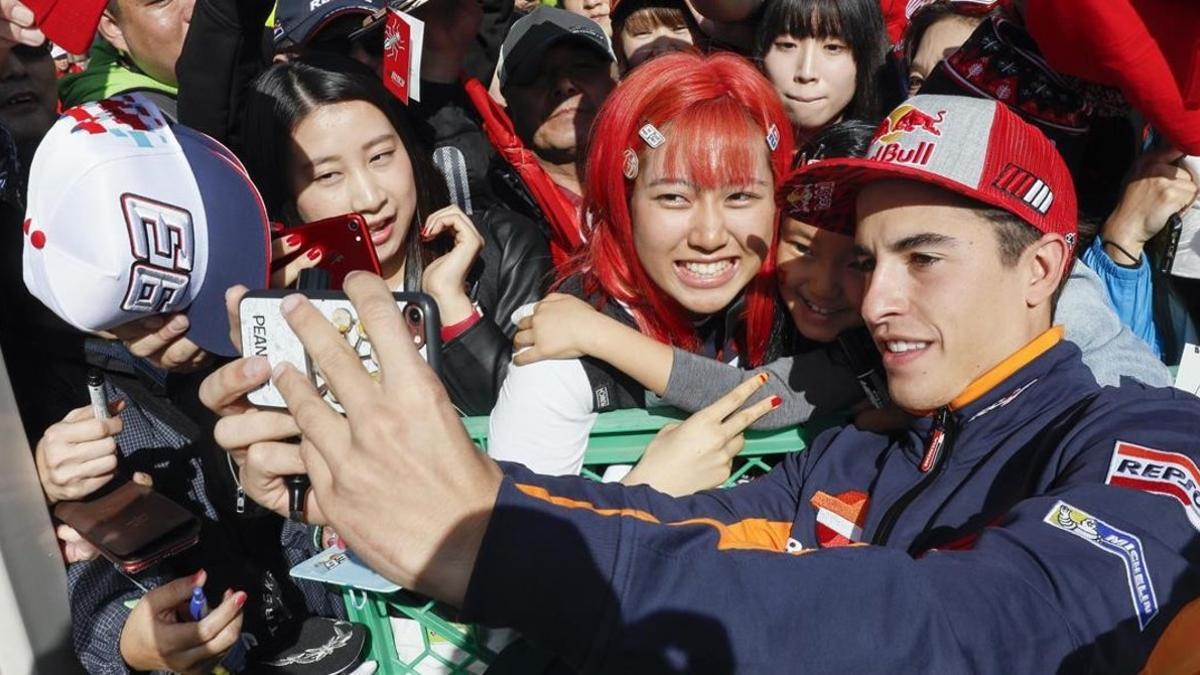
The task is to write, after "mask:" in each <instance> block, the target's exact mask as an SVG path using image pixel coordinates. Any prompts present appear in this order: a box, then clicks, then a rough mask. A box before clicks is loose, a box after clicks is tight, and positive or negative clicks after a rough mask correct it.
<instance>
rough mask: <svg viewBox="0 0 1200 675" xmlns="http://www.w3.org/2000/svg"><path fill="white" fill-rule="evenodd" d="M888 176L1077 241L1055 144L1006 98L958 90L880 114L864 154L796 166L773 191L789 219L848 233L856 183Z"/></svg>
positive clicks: (1067, 180) (1071, 192) (1069, 186)
mask: <svg viewBox="0 0 1200 675" xmlns="http://www.w3.org/2000/svg"><path fill="white" fill-rule="evenodd" d="M888 178H902V179H907V180H912V181H917V182H921V183H929V184H931V185H936V186H938V187H941V188H944V189H946V190H950V191H951V192H955V193H957V194H960V195H962V196H964V197H969V198H971V199H975V200H977V201H980V202H983V203H984V204H988V205H990V206H993V207H996V208H999V209H1003V210H1005V211H1008V212H1009V213H1011V214H1013V215H1014V216H1016V217H1018V218H1020V219H1021V220H1023V221H1025V222H1026V223H1029V224H1030V225H1032V226H1033V227H1034V228H1036V229H1037V230H1040V231H1041V232H1045V233H1058V234H1062V235H1063V236H1064V237H1065V238H1066V239H1067V242H1068V243H1069V244H1071V245H1072V246H1074V244H1075V238H1076V226H1077V213H1076V202H1075V186H1074V183H1073V182H1072V179H1071V174H1070V172H1069V171H1068V170H1067V165H1066V163H1065V162H1064V161H1063V159H1062V156H1061V155H1059V153H1058V151H1057V150H1056V149H1055V148H1054V144H1052V143H1051V142H1050V141H1049V139H1047V138H1046V136H1045V135H1043V134H1042V132H1041V131H1039V130H1038V129H1037V128H1036V127H1034V126H1033V125H1032V124H1029V123H1028V122H1026V121H1024V120H1022V119H1021V118H1020V116H1018V115H1017V114H1016V113H1015V112H1013V111H1012V110H1011V109H1009V108H1008V107H1007V106H1005V105H1003V104H1001V103H997V102H996V101H991V100H986V99H977V98H968V97H964V96H939V95H919V96H914V97H912V98H910V99H908V100H907V101H905V102H904V103H902V104H901V105H900V106H899V107H897V108H896V109H895V110H893V111H892V112H891V114H889V115H888V116H887V117H886V118H884V120H883V122H882V123H881V124H880V126H879V129H878V130H877V131H876V132H875V139H874V140H873V141H872V142H871V147H870V149H869V150H868V151H867V157H866V158H862V159H859V158H837V159H826V160H817V161H814V162H811V163H809V164H807V165H806V166H803V167H801V168H799V169H797V170H796V171H795V172H793V174H792V175H791V176H790V177H789V179H788V180H787V182H786V183H785V184H784V187H783V189H782V190H780V191H779V195H778V196H779V199H778V201H779V207H780V208H781V209H783V211H784V213H785V214H786V215H787V216H788V217H790V218H794V219H796V220H801V221H804V222H807V223H810V224H812V225H815V226H817V227H822V228H825V229H828V230H831V231H834V232H840V233H843V234H853V232H854V228H855V216H854V200H855V197H856V196H857V195H858V192H859V190H861V189H862V187H863V186H864V185H867V184H868V183H871V182H873V181H877V180H884V179H888Z"/></svg>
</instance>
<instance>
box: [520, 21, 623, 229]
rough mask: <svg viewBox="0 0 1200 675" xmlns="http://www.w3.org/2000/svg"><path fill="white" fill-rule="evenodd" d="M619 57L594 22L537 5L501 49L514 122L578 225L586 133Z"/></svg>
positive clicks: (609, 86)
mask: <svg viewBox="0 0 1200 675" xmlns="http://www.w3.org/2000/svg"><path fill="white" fill-rule="evenodd" d="M614 61H615V57H614V56H613V52H612V46H611V44H610V43H609V40H608V36H607V35H605V34H604V31H603V30H602V29H601V28H600V26H599V25H597V24H596V22H594V21H592V20H591V19H587V18H585V17H582V16H580V15H578V14H574V13H571V12H568V11H566V10H562V9H557V8H554V7H539V8H537V9H535V10H534V11H533V12H531V13H530V14H528V15H527V16H525V17H523V18H521V19H520V20H518V21H517V22H516V23H514V24H513V27H512V30H510V31H509V33H508V37H507V38H505V40H504V44H503V45H502V46H501V48H500V66H499V71H498V73H497V76H498V81H499V85H500V91H501V93H502V94H503V95H504V98H505V100H507V101H508V115H509V117H510V118H511V119H512V123H513V127H514V128H515V129H516V132H517V135H518V136H519V137H520V140H521V142H522V143H523V144H524V146H525V147H526V148H528V149H530V150H532V151H533V154H534V155H535V156H536V159H537V163H538V165H539V167H540V169H541V173H544V174H545V176H546V177H548V179H549V180H550V181H552V182H553V184H554V186H556V187H557V190H556V192H557V195H558V196H559V197H560V198H561V200H562V201H563V202H565V203H566V204H568V205H569V207H570V208H569V210H570V211H571V212H572V213H573V214H575V215H576V216H577V217H578V218H579V219H578V220H576V222H575V223H574V227H575V228H576V229H578V228H579V227H580V223H581V222H582V217H581V214H579V209H580V208H581V206H582V198H581V196H580V195H581V193H582V187H581V186H580V176H581V174H582V171H581V169H582V165H583V162H584V161H585V159H586V157H587V146H588V133H589V130H590V129H591V126H592V120H593V119H595V116H596V113H597V112H598V111H599V110H600V105H601V104H602V103H604V99H605V98H607V97H608V94H609V92H611V91H612V89H613V87H615V86H616V79H615V78H614V76H613V71H612V65H613V62H614ZM522 178H526V177H524V176H523V177H522ZM510 184H511V181H510ZM552 226H555V227H557V224H555V223H552ZM576 234H577V233H576ZM568 236H570V235H568Z"/></svg>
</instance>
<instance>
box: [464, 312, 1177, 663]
mask: <svg viewBox="0 0 1200 675" xmlns="http://www.w3.org/2000/svg"><path fill="white" fill-rule="evenodd" d="M1061 335H1062V331H1061V328H1055V329H1052V330H1051V331H1048V332H1047V333H1045V334H1043V335H1042V336H1040V337H1039V338H1037V339H1036V340H1034V341H1033V342H1031V343H1030V344H1029V345H1027V346H1026V347H1025V348H1023V349H1022V350H1020V351H1019V352H1018V353H1016V354H1014V355H1013V356H1011V357H1010V358H1009V359H1007V360H1006V361H1005V362H1003V363H1001V364H1000V365H998V366H997V367H996V368H995V369H993V370H992V371H989V372H988V373H986V374H985V375H984V376H983V377H982V378H981V379H980V380H978V381H977V382H975V383H974V384H973V385H972V386H971V387H969V388H968V389H967V390H966V391H965V392H963V394H962V395H961V396H960V397H959V398H958V399H956V400H955V401H954V402H952V403H951V404H950V405H949V406H947V407H946V408H944V409H942V410H939V411H937V412H936V413H935V414H933V415H930V416H928V417H925V418H922V419H920V420H918V421H916V422H914V424H913V425H912V426H911V428H909V429H907V430H905V431H904V432H901V433H898V434H896V435H893V436H886V435H880V434H875V433H870V432H866V431H861V430H858V429H856V428H854V427H845V428H842V429H835V430H830V431H829V432H826V433H824V434H822V435H821V436H819V437H818V438H817V439H816V441H815V442H814V443H813V445H812V446H811V448H810V449H809V451H807V452H803V453H797V454H794V455H791V456H789V457H788V458H786V459H785V460H784V461H783V462H781V463H780V464H779V465H778V466H777V467H776V468H775V469H774V470H773V471H771V472H770V473H769V474H768V475H767V476H765V477H763V478H760V479H758V480H755V481H753V482H750V483H748V484H745V485H741V486H738V487H734V488H731V489H729V490H712V491H707V492H702V493H698V494H696V495H692V496H690V497H684V498H680V499H675V498H671V497H668V496H666V495H663V494H661V493H658V492H655V491H654V490H652V489H650V488H647V487H626V486H622V485H615V484H597V483H592V482H589V481H587V480H584V479H578V478H574V477H557V478H548V477H543V476H538V475H535V474H532V473H530V472H529V471H527V470H526V469H524V468H523V467H520V466H516V465H506V466H504V471H505V474H506V476H505V479H504V481H503V483H502V486H501V488H500V492H499V495H498V498H497V501H496V504H495V510H494V512H493V514H492V516H491V519H490V521H489V524H488V528H487V531H486V534H485V536H484V539H483V542H482V545H481V548H480V551H479V554H478V558H477V560H476V563H475V568H474V572H473V575H472V578H471V581H470V585H469V587H468V590H467V594H466V597H465V600H464V612H465V615H466V616H467V618H470V619H473V620H477V621H481V622H484V623H488V624H495V625H509V626H512V627H514V628H516V629H518V630H520V631H521V632H522V633H523V634H524V635H526V636H527V637H528V638H529V639H530V640H532V641H534V642H535V643H536V644H539V645H541V646H543V647H545V648H548V649H550V650H552V651H554V652H555V653H556V654H558V655H559V657H560V658H561V659H563V660H564V661H565V662H566V663H567V664H568V665H570V666H571V667H573V668H576V669H578V670H579V671H581V672H597V671H599V672H611V673H631V672H647V673H649V672H655V673H657V672H725V673H728V672H738V673H770V672H787V673H792V672H837V673H851V672H853V673H858V672H890V673H895V672H933V673H967V672H983V673H1006V674H1007V673H1048V672H1075V671H1100V672H1134V671H1137V670H1139V669H1142V668H1145V671H1146V672H1166V670H1165V669H1164V668H1163V666H1166V665H1169V666H1173V667H1179V666H1180V665H1184V667H1186V660H1187V659H1192V661H1194V662H1195V661H1200V654H1197V653H1196V646H1195V645H1196V636H1197V635H1200V601H1196V598H1197V596H1198V595H1200V567H1197V565H1198V563H1200V532H1198V531H1200V488H1198V484H1200V470H1198V469H1197V460H1198V459H1200V433H1198V432H1200V400H1198V399H1196V398H1195V397H1193V396H1191V395H1188V394H1186V393H1183V392H1180V391H1176V390H1172V389H1153V388H1149V387H1145V386H1142V385H1139V384H1130V385H1128V386H1122V387H1120V388H1113V387H1108V388H1104V389H1101V388H1100V387H1098V386H1097V385H1096V383H1095V380H1094V379H1093V378H1092V376H1091V374H1090V373H1089V371H1088V370H1087V368H1086V367H1085V366H1084V365H1083V363H1082V362H1081V360H1080V354H1079V349H1078V348H1077V347H1075V346H1074V345H1073V344H1070V343H1068V342H1061V341H1060V340H1061ZM1192 665H1193V666H1197V665H1200V664H1198V663H1193V664H1192ZM1177 672H1189V673H1191V672H1196V668H1195V667H1193V669H1192V670H1180V671H1177Z"/></svg>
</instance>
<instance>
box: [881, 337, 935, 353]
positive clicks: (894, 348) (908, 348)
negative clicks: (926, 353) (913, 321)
mask: <svg viewBox="0 0 1200 675" xmlns="http://www.w3.org/2000/svg"><path fill="white" fill-rule="evenodd" d="M928 346H929V343H928V342H901V341H899V340H895V341H892V342H889V343H887V348H888V351H889V352H893V353H896V354H903V353H904V352H912V351H916V350H918V349H924V348H926V347H928Z"/></svg>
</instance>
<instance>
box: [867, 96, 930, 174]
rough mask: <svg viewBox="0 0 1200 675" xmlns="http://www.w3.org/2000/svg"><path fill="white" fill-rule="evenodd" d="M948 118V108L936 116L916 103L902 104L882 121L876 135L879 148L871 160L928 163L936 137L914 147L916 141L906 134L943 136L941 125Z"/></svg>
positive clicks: (919, 164)
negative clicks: (919, 133)
mask: <svg viewBox="0 0 1200 675" xmlns="http://www.w3.org/2000/svg"><path fill="white" fill-rule="evenodd" d="M945 119H946V111H945V110H939V111H938V112H937V115H936V116H934V115H930V114H929V113H927V112H925V111H923V110H921V109H920V108H918V107H916V106H914V105H911V104H908V103H905V104H904V105H901V106H900V107H898V108H896V109H895V110H893V111H892V113H891V114H890V115H888V116H887V117H886V118H885V119H884V120H883V123H882V124H880V126H879V131H878V132H876V136H875V143H876V150H875V153H874V154H873V155H872V156H871V159H874V160H876V161H879V162H888V163H892V164H916V165H918V166H923V165H925V164H928V163H929V159H930V158H931V157H933V151H934V148H936V147H937V143H936V142H935V141H934V140H920V141H919V142H918V143H917V144H916V145H915V147H914V145H913V143H912V141H911V140H909V139H907V138H905V137H906V136H907V135H908V134H912V133H916V132H921V133H924V134H928V135H930V136H941V135H942V132H941V129H939V128H938V127H939V125H941V123H942V122H943V121H945ZM914 140H915V139H914ZM904 141H908V142H907V143H906V142H904Z"/></svg>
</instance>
